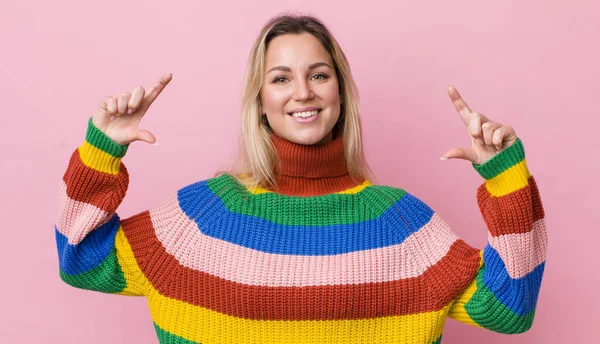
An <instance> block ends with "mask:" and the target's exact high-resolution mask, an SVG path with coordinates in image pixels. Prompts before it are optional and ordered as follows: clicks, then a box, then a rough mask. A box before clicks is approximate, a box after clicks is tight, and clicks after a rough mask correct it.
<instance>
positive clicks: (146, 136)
mask: <svg viewBox="0 0 600 344" xmlns="http://www.w3.org/2000/svg"><path fill="white" fill-rule="evenodd" d="M135 139H136V140H139V141H144V142H148V143H150V144H157V141H156V137H154V135H153V134H152V133H151V132H149V131H148V130H143V129H140V130H138V131H137V132H136V134H135Z"/></svg>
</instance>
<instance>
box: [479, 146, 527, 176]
mask: <svg viewBox="0 0 600 344" xmlns="http://www.w3.org/2000/svg"><path fill="white" fill-rule="evenodd" d="M524 159H525V149H524V148H523V142H522V141H521V139H520V138H517V141H516V142H515V143H513V144H512V145H510V146H509V147H508V148H506V149H504V150H503V151H502V152H500V153H498V154H496V156H494V157H493V158H491V159H490V160H488V161H486V162H485V163H483V164H482V165H477V164H473V167H474V168H475V170H476V171H477V172H478V173H479V174H480V175H481V176H482V177H483V178H485V179H486V180H490V179H492V178H494V177H496V176H498V175H499V174H501V173H502V172H504V171H506V170H508V169H509V168H511V167H513V166H515V165H516V164H518V163H520V162H521V161H523V160H524Z"/></svg>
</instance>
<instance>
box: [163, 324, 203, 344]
mask: <svg viewBox="0 0 600 344" xmlns="http://www.w3.org/2000/svg"><path fill="white" fill-rule="evenodd" d="M154 329H155V330H156V336H157V337H158V341H159V342H160V343H169V344H196V343H197V342H192V341H191V340H187V339H185V338H183V337H179V336H177V335H174V334H172V333H171V332H167V331H165V330H163V329H162V328H160V327H159V326H158V325H156V323H154Z"/></svg>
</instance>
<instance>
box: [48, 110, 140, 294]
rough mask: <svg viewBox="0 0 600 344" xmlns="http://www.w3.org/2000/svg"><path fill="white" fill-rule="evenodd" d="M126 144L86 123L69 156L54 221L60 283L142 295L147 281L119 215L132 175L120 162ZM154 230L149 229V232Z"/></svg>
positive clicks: (108, 291) (109, 291)
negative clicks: (79, 141)
mask: <svg viewBox="0 0 600 344" xmlns="http://www.w3.org/2000/svg"><path fill="white" fill-rule="evenodd" d="M127 148H128V146H127V145H125V146H122V145H119V144H117V143H115V142H114V141H112V140H111V139H110V138H109V137H108V136H106V135H105V134H104V133H102V132H101V131H100V130H99V129H98V128H96V127H95V126H94V124H93V123H92V119H91V118H90V119H89V121H88V129H87V133H86V138H85V141H84V142H83V144H82V145H81V146H80V147H79V148H78V149H76V150H75V151H74V152H73V154H72V155H71V159H70V162H69V165H68V167H67V170H66V172H65V174H64V176H63V181H62V183H61V186H60V191H59V197H58V206H57V213H56V219H55V234H56V244H57V249H58V259H59V269H60V277H61V279H62V280H63V281H64V282H66V283H68V284H69V285H72V286H74V287H77V288H82V289H88V290H95V291H100V292H104V293H118V294H123V295H143V294H144V278H143V275H142V274H141V271H140V269H139V267H138V260H140V259H143V258H144V257H140V256H139V255H137V256H136V255H134V254H133V251H132V249H131V246H130V245H129V242H128V240H127V238H126V236H125V234H124V232H123V228H122V221H121V219H120V218H119V216H118V215H117V214H116V213H115V211H116V209H117V207H118V206H119V204H120V203H121V201H122V200H123V198H124V197H125V193H126V190H127V186H128V183H129V176H128V173H127V169H126V168H125V166H124V165H123V164H122V163H121V158H122V157H123V156H124V155H125V153H126V151H127ZM146 230H150V229H146Z"/></svg>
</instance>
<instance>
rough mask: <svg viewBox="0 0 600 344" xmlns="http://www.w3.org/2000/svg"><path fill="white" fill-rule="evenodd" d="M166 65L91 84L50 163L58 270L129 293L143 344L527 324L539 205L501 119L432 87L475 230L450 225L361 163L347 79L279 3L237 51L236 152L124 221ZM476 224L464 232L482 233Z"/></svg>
mask: <svg viewBox="0 0 600 344" xmlns="http://www.w3.org/2000/svg"><path fill="white" fill-rule="evenodd" d="M171 79H172V75H171V74H168V75H164V76H162V77H161V78H160V79H159V81H158V83H157V84H156V85H155V86H154V87H152V88H151V89H150V90H149V91H147V92H146V91H145V90H144V89H143V88H142V87H138V88H135V89H134V90H133V91H132V92H131V93H123V94H121V95H118V96H114V97H107V98H106V99H104V100H103V101H102V102H101V103H100V106H99V108H98V110H97V112H96V113H95V114H94V115H93V116H92V117H91V118H90V120H89V123H88V130H87V135H86V139H85V141H84V143H83V144H82V145H81V146H80V147H79V148H78V149H77V150H76V151H75V152H74V153H73V155H72V158H71V160H70V163H69V166H68V168H67V171H66V173H65V175H64V178H63V184H62V189H61V195H60V198H59V208H58V209H59V210H58V216H57V223H56V228H55V230H56V238H57V243H58V254H59V260H60V275H61V278H62V279H63V280H64V281H65V282H67V283H68V284H70V285H73V286H75V287H78V288H85V289H90V290H97V291H101V292H106V293H119V294H124V295H139V296H145V297H146V298H147V300H148V304H149V308H150V312H151V313H152V319H153V322H154V326H155V328H156V333H157V336H158V339H159V341H160V342H161V343H204V344H208V343H320V344H324V343H336V344H339V343H440V342H441V338H442V331H443V328H444V323H445V320H446V318H447V317H451V318H454V319H457V320H459V321H462V322H464V323H467V324H471V325H475V326H480V327H485V328H487V329H490V330H492V331H497V332H502V333H519V332H523V331H526V330H528V329H529V328H530V327H531V325H532V322H533V316H534V312H535V306H536V302H537V296H538V293H539V289H540V284H541V278H542V274H543V271H544V264H545V257H546V230H545V220H544V211H543V208H542V205H541V201H540V198H539V193H538V189H537V187H536V184H535V181H534V179H533V177H532V176H531V175H530V174H529V172H528V169H527V165H526V163H525V159H524V150H523V145H522V142H521V141H520V139H518V138H517V136H516V134H515V131H514V130H513V129H512V128H511V127H510V126H506V125H502V124H500V123H496V122H494V121H492V120H490V119H488V118H486V117H485V116H483V115H482V114H479V113H476V112H472V111H471V110H470V109H469V107H468V106H467V104H466V103H465V101H464V100H463V99H462V98H461V97H460V95H459V94H458V92H457V91H456V90H455V89H453V88H450V89H449V96H450V99H451V101H452V102H453V104H454V106H455V107H456V110H457V112H458V113H459V115H460V117H461V118H462V120H463V121H464V123H465V125H466V127H467V131H468V133H469V135H470V136H471V138H472V142H473V144H472V147H471V148H468V149H459V148H456V149H453V150H450V151H448V152H447V153H446V154H445V155H444V156H443V158H444V159H450V158H460V159H465V160H467V161H470V162H471V163H472V164H473V167H474V168H475V170H476V171H477V172H479V174H480V175H481V176H482V178H483V180H482V182H483V183H482V185H481V187H480V188H479V189H478V190H477V201H478V203H479V205H480V209H481V213H482V215H483V217H484V219H485V221H486V224H487V229H488V238H489V244H488V245H487V246H486V247H485V248H484V249H483V250H479V249H475V248H473V247H470V246H469V245H467V244H466V243H465V242H464V241H462V240H460V239H459V238H458V237H457V236H456V235H455V234H454V233H453V232H452V230H451V229H450V227H449V225H448V224H447V223H446V222H444V220H443V219H442V218H440V216H439V215H438V214H437V213H435V212H434V211H433V210H432V209H431V208H429V207H428V206H427V205H426V204H424V203H423V202H422V201H420V200H419V199H418V198H416V197H415V196H414V195H411V194H410V193H407V192H406V191H405V190H403V189H400V188H397V187H391V186H383V185H377V184H376V183H375V182H374V179H373V176H372V174H371V171H370V169H369V167H368V165H367V162H366V161H365V158H364V155H363V149H362V144H361V142H362V140H361V123H360V116H359V114H360V111H359V105H358V92H357V88H356V86H355V84H354V81H353V79H352V75H351V72H350V66H349V65H348V61H347V59H346V57H345V56H344V53H343V52H342V49H341V48H340V46H339V45H338V43H337V41H336V40H335V39H334V37H332V35H331V34H330V32H329V31H328V30H327V28H326V27H325V26H324V25H323V24H322V23H321V22H320V21H319V20H317V19H316V18H314V17H310V16H295V15H282V16H278V17H276V18H273V19H272V20H270V21H269V22H268V23H267V24H266V25H265V26H264V28H263V29H262V31H261V32H260V35H259V36H258V38H257V40H256V42H255V44H254V46H253V47H252V51H251V53H250V56H249V60H248V66H247V70H246V75H245V81H244V94H243V106H242V118H241V124H242V136H243V140H242V141H243V143H244V144H243V147H242V148H241V150H240V152H241V154H242V156H243V159H242V160H241V161H242V163H241V164H240V165H239V166H238V167H237V168H235V169H232V170H231V171H225V172H221V173H217V174H216V175H215V177H213V178H210V179H207V180H203V181H199V182H197V183H193V184H191V185H188V186H186V187H184V188H182V189H180V190H178V191H177V192H175V193H174V194H173V195H172V197H169V198H168V199H167V200H165V201H164V202H163V203H161V204H160V205H158V206H157V207H155V208H153V209H151V210H149V211H144V212H142V213H140V214H137V215H135V216H132V217H130V218H127V219H121V218H119V216H118V215H117V214H116V213H115V211H116V209H117V207H118V206H119V204H120V203H121V201H122V200H123V197H124V195H125V191H126V189H127V185H128V174H127V170H126V168H125V166H124V165H123V163H122V161H121V159H122V158H123V156H124V155H125V152H126V151H127V149H128V146H129V144H130V143H131V142H135V141H144V142H148V143H154V142H155V141H156V138H155V137H154V135H153V134H152V133H151V132H150V131H147V130H143V129H140V127H139V125H140V121H141V119H142V118H143V116H144V114H145V113H146V111H147V110H148V108H149V107H150V106H151V105H152V103H153V102H154V101H155V100H156V99H157V97H158V96H159V94H160V93H161V91H162V90H163V89H164V88H165V87H166V86H167V85H168V84H169V82H170V81H171ZM484 233H485V232H482V235H485V234H484Z"/></svg>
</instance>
